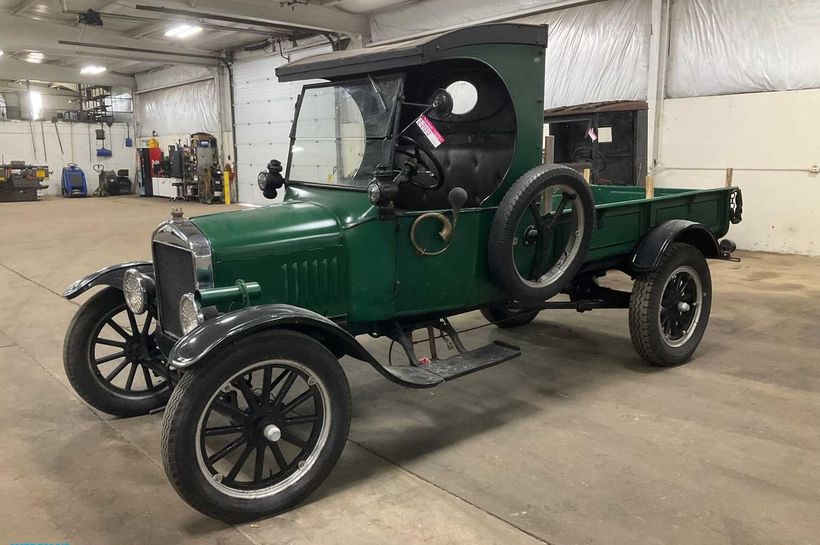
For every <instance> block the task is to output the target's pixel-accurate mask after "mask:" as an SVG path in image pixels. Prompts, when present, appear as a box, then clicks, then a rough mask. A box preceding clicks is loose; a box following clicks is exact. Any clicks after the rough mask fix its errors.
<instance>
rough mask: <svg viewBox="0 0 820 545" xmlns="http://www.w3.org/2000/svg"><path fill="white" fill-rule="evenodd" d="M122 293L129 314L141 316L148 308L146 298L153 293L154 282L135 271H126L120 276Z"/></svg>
mask: <svg viewBox="0 0 820 545" xmlns="http://www.w3.org/2000/svg"><path fill="white" fill-rule="evenodd" d="M122 292H123V294H124V295H125V304H126V305H127V306H128V308H129V309H130V310H131V312H133V313H134V314H142V313H143V312H145V311H146V309H147V308H148V298H149V297H150V296H151V295H152V294H153V292H154V282H153V280H152V279H151V277H149V276H146V275H144V274H142V273H141V272H139V271H138V270H137V269H128V270H127V271H125V274H123V276H122Z"/></svg>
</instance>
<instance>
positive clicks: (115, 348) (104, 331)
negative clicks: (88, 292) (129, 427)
mask: <svg viewBox="0 0 820 545" xmlns="http://www.w3.org/2000/svg"><path fill="white" fill-rule="evenodd" d="M155 331H156V320H154V317H153V315H152V314H151V313H148V312H147V313H145V314H142V315H141V316H136V315H135V314H134V313H133V312H131V310H129V309H128V307H126V305H125V299H124V297H123V295H122V291H120V290H118V289H117V288H111V287H109V288H105V289H103V290H101V291H99V292H97V293H95V294H94V295H92V296H91V298H90V299H88V301H86V302H85V304H84V305H83V306H81V307H80V309H79V310H78V311H77V314H75V315H74V319H73V320H72V321H71V324H70V325H69V326H68V331H66V336H65V343H64V345H63V365H64V366H65V372H66V375H67V376H68V381H69V382H70V383H71V386H72V387H73V388H74V391H76V392H77V393H78V394H79V395H80V397H82V398H83V399H84V400H85V401H86V402H87V403H88V404H89V405H91V406H92V407H94V408H96V409H98V410H100V411H103V412H106V413H108V414H113V415H115V416H122V417H127V416H137V415H141V414H146V413H148V412H150V411H152V410H154V409H157V408H159V407H162V406H163V405H165V402H166V401H167V400H168V397H169V396H170V393H171V392H170V391H171V386H170V384H169V383H168V380H166V378H165V377H166V376H167V372H166V369H165V357H164V356H163V355H162V353H161V352H160V350H159V348H158V347H157V343H156V341H155V339H154V333H155Z"/></svg>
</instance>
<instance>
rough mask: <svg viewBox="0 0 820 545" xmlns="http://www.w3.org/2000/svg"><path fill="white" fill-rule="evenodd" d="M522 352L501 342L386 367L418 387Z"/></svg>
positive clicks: (509, 358) (516, 355) (510, 357)
mask: <svg viewBox="0 0 820 545" xmlns="http://www.w3.org/2000/svg"><path fill="white" fill-rule="evenodd" d="M520 355H521V349H520V348H518V347H517V346H514V345H511V344H507V343H505V342H501V341H494V342H493V343H492V344H488V345H487V346H482V347H481V348H476V349H475V350H469V351H467V352H463V353H460V354H456V355H455V356H450V357H449V358H445V359H442V360H433V361H432V362H430V363H429V364H427V365H418V366H415V365H404V366H396V367H383V368H382V369H383V370H384V371H387V372H388V373H390V374H391V375H393V377H394V378H395V379H397V381H398V382H400V383H402V384H404V385H406V386H412V387H415V388H432V387H433V386H438V385H439V384H441V383H442V382H444V381H445V380H453V379H456V378H458V377H463V376H464V375H467V374H469V373H473V372H475V371H480V370H481V369H486V368H487V367H492V366H493V365H498V364H499V363H503V362H505V361H507V360H511V359H513V358H517V357H518V356H520Z"/></svg>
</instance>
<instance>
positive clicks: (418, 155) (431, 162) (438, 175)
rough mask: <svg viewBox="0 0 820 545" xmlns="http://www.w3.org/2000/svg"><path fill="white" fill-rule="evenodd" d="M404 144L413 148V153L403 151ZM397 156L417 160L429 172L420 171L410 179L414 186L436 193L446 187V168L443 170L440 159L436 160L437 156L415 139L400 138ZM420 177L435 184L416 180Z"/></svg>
mask: <svg viewBox="0 0 820 545" xmlns="http://www.w3.org/2000/svg"><path fill="white" fill-rule="evenodd" d="M402 143H406V144H407V145H408V146H413V153H410V152H409V151H405V150H403V149H401V146H402ZM396 155H404V156H405V157H408V158H411V159H415V160H416V162H417V163H418V164H419V165H424V166H426V167H427V170H418V171H417V173H416V175H415V176H411V177H409V178H408V180H407V181H408V182H410V183H411V184H413V185H414V186H416V187H418V188H419V189H424V190H426V191H435V190H436V189H440V188H441V186H443V185H444V168H442V166H441V163H440V162H439V160H438V159H436V156H435V155H433V152H432V151H430V150H429V149H427V148H426V147H424V146H422V145H421V144H420V143H419V142H418V141H416V140H415V139H414V138H411V137H409V136H404V135H402V136H400V137H399V143H398V146H397V148H396ZM431 166H432V170H431ZM418 175H422V176H424V177H426V178H431V179H432V180H433V181H434V182H435V183H434V184H432V185H425V184H422V183H420V182H418V181H417V180H416V176H418Z"/></svg>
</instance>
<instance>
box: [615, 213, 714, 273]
mask: <svg viewBox="0 0 820 545" xmlns="http://www.w3.org/2000/svg"><path fill="white" fill-rule="evenodd" d="M673 242H684V243H686V244H691V245H692V246H694V247H695V248H697V249H698V250H700V251H701V253H703V255H704V257H708V258H722V257H723V256H722V254H721V252H720V246H719V245H718V241H717V239H716V238H715V235H714V233H712V231H710V230H709V229H708V228H707V227H706V226H705V225H703V224H702V223H697V222H694V221H689V220H668V221H665V222H663V223H662V224H660V225H658V226H657V227H655V228H654V229H652V230H651V231H649V232H648V233H646V234H645V235H644V236H643V237H641V240H640V241H639V242H638V246H637V247H636V248H635V251H634V252H633V254H632V259H631V260H630V263H629V265H630V268H631V269H632V270H633V271H635V272H639V273H642V272H649V271H654V270H655V269H657V268H658V264H659V263H660V261H661V256H662V255H663V253H664V252H665V251H666V249H667V248H669V245H670V244H672V243H673Z"/></svg>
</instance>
